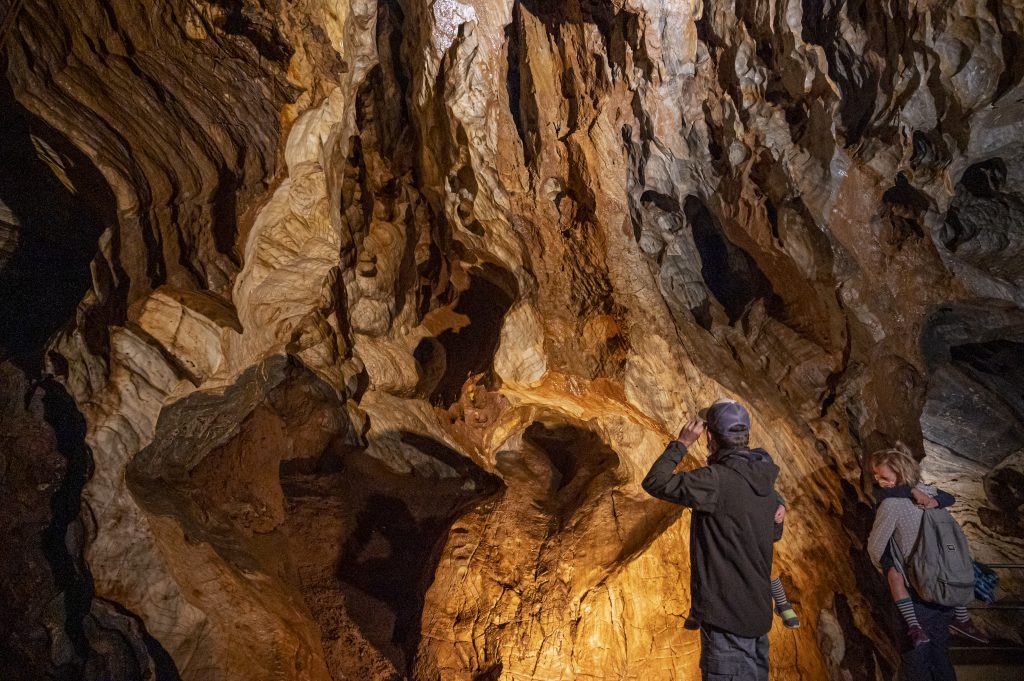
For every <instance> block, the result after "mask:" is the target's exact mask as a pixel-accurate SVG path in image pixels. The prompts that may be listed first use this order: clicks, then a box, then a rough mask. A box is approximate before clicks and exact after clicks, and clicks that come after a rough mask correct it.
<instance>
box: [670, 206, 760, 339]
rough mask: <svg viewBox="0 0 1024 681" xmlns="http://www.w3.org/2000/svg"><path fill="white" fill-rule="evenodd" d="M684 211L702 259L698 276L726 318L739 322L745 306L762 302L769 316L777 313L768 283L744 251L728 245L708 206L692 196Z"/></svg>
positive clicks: (730, 244)
mask: <svg viewBox="0 0 1024 681" xmlns="http://www.w3.org/2000/svg"><path fill="white" fill-rule="evenodd" d="M683 212H684V214H685V215H686V218H687V221H688V222H689V224H690V226H691V228H692V229H693V241H694V243H695V244H696V246H697V250H698V251H699V253H700V258H701V276H702V277H703V278H704V282H705V283H706V284H707V287H708V290H710V291H711V293H712V294H713V295H714V296H715V298H716V299H717V300H718V302H719V303H721V304H722V307H723V308H725V312H726V314H727V315H728V317H729V322H730V323H732V322H735V321H736V320H737V319H739V318H740V317H741V316H742V315H743V313H744V311H745V310H746V309H747V307H748V306H749V305H750V304H751V303H753V302H754V301H755V300H758V299H765V302H766V303H767V308H768V310H769V312H770V313H773V314H777V313H778V308H779V305H780V301H779V299H778V296H776V295H775V293H774V291H772V288H771V284H770V283H769V282H768V279H767V278H766V277H765V276H764V274H763V273H762V272H761V270H760V269H759V268H758V267H757V263H755V262H754V259H753V258H751V257H750V256H749V255H748V254H747V253H746V252H745V251H743V250H742V249H740V248H739V247H737V246H735V245H733V244H732V243H730V242H729V241H728V240H727V239H726V238H725V236H724V234H723V233H722V230H721V228H720V227H719V226H718V224H717V222H716V221H715V219H714V217H713V216H712V215H711V213H710V211H708V209H707V207H706V206H705V205H704V204H703V202H701V200H700V199H698V198H697V197H695V196H692V195H691V196H688V197H686V201H685V202H684V205H683Z"/></svg>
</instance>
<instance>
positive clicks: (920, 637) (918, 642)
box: [907, 624, 931, 648]
mask: <svg viewBox="0 0 1024 681" xmlns="http://www.w3.org/2000/svg"><path fill="white" fill-rule="evenodd" d="M907 636H909V637H910V642H911V643H913V644H914V647H915V648H918V647H920V646H923V645H924V644H925V643H929V642H930V641H931V639H930V638H928V634H926V633H924V629H922V628H921V625H920V624H914V625H912V626H911V627H910V628H909V629H907Z"/></svg>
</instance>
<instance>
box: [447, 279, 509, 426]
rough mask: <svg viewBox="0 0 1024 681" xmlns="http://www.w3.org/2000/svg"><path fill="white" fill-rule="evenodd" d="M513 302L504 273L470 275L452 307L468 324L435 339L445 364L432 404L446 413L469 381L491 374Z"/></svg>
mask: <svg viewBox="0 0 1024 681" xmlns="http://www.w3.org/2000/svg"><path fill="white" fill-rule="evenodd" d="M515 298H516V293H515V284H514V280H513V278H512V276H511V274H510V273H508V272H507V271H506V270H503V269H499V268H498V267H496V266H486V267H483V268H475V269H474V270H473V271H472V272H471V273H470V277H469V288H468V289H466V290H465V291H463V292H462V293H461V294H460V295H459V297H458V300H457V301H456V303H455V307H454V312H455V313H456V314H458V315H463V316H464V317H465V318H466V319H467V320H468V323H467V324H466V325H465V326H462V327H460V328H458V329H449V330H447V331H445V332H444V333H442V334H440V335H439V336H438V337H437V340H438V342H439V343H440V345H441V348H443V350H444V357H445V363H444V372H443V373H442V375H441V377H440V380H439V381H438V383H437V386H436V387H435V388H434V390H433V392H432V394H431V396H430V401H431V402H432V403H434V404H439V405H441V406H443V407H444V408H446V409H447V408H448V407H450V406H451V405H453V404H454V403H455V402H456V401H457V400H458V399H459V395H460V394H461V392H462V388H463V386H464V385H465V383H466V381H467V380H468V379H470V378H471V377H472V376H475V375H479V374H483V373H487V372H489V371H490V370H491V368H492V363H493V360H494V355H495V353H496V352H497V351H498V343H499V341H500V340H501V328H502V325H503V323H504V320H505V315H506V314H507V313H508V311H509V309H510V308H511V307H512V303H513V302H514V301H515Z"/></svg>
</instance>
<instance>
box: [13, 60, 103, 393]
mask: <svg viewBox="0 0 1024 681" xmlns="http://www.w3.org/2000/svg"><path fill="white" fill-rule="evenodd" d="M2 70H4V69H0V71H2ZM0 111H3V112H4V124H3V126H0V319H2V320H3V323H2V324H0V359H9V360H10V361H12V362H13V363H14V364H15V365H17V366H18V367H19V368H20V369H22V370H23V371H25V372H26V373H27V374H28V375H32V376H34V375H37V374H38V373H39V372H40V371H41V369H42V356H43V347H44V346H45V344H46V343H47V341H48V340H49V339H50V338H51V337H52V336H53V334H54V333H55V332H56V331H57V330H58V329H59V328H60V327H61V326H62V325H64V324H65V323H66V322H67V321H68V320H69V319H70V318H71V317H72V315H73V314H74V312H75V308H76V307H77V306H78V304H79V302H80V301H81V300H82V298H83V297H84V296H85V293H86V291H87V290H88V289H89V286H90V285H91V283H92V273H91V272H90V269H89V264H90V262H91V261H92V260H93V258H94V257H95V256H96V253H97V250H98V245H97V242H98V240H99V237H100V235H101V234H102V232H103V230H104V225H105V224H106V223H111V224H112V220H113V217H112V216H113V215H114V212H115V199H114V196H113V194H112V192H111V191H110V188H109V186H108V185H107V184H106V182H105V181H104V180H103V178H102V177H101V176H100V174H99V172H98V171H97V170H96V168H95V166H93V165H92V163H91V162H89V161H88V159H86V158H85V156H84V155H83V154H82V153H81V152H80V151H78V150H77V149H75V148H74V147H73V146H72V145H71V144H69V143H68V142H67V141H66V140H65V139H64V138H63V137H62V136H61V135H60V134H58V133H57V132H56V131H54V130H52V129H51V128H50V127H49V126H47V125H46V124H44V123H43V122H42V121H40V120H38V119H37V118H35V117H34V116H32V115H31V114H30V113H29V112H28V111H27V110H26V109H25V108H24V107H23V106H22V105H21V104H19V103H18V101H17V100H16V99H15V97H14V93H13V91H12V89H11V85H10V83H9V82H8V80H7V77H6V75H4V76H2V77H0Z"/></svg>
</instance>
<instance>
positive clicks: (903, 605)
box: [896, 598, 921, 627]
mask: <svg viewBox="0 0 1024 681" xmlns="http://www.w3.org/2000/svg"><path fill="white" fill-rule="evenodd" d="M896 607H897V608H899V611H900V614H901V615H903V619H904V620H906V622H907V626H908V627H919V626H921V625H920V624H919V623H918V621H917V613H916V612H914V601H912V600H910V599H909V598H902V599H900V600H898V601H896Z"/></svg>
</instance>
